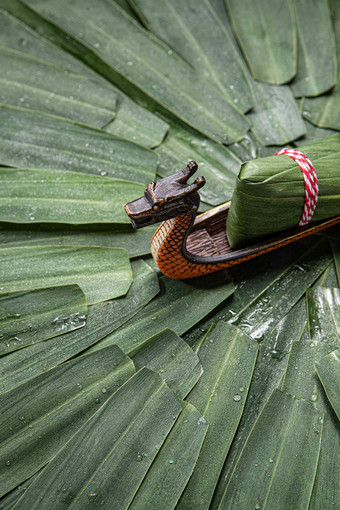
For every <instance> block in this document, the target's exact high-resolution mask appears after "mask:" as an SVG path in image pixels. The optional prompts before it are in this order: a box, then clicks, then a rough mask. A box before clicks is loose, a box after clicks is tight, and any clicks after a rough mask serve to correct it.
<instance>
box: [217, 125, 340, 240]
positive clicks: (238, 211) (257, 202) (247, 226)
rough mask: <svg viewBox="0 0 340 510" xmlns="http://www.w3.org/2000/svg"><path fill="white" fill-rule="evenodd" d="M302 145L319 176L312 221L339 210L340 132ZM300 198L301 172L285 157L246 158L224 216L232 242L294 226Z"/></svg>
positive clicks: (301, 197) (297, 217) (329, 216)
mask: <svg viewBox="0 0 340 510" xmlns="http://www.w3.org/2000/svg"><path fill="white" fill-rule="evenodd" d="M300 150H301V151H302V152H303V153H304V154H305V155H306V156H308V157H309V158H310V159H311V161H312V163H313V165H314V167H315V170H316V173H317V176H318V181H319V199H318V203H317V206H316V209H315V213H314V215H313V217H312V220H311V221H312V222H316V221H320V220H323V219H326V218H331V217H333V216H337V215H338V214H340V174H339V163H340V134H335V135H333V136H330V137H327V138H325V139H323V140H321V141H319V142H316V143H313V144H310V145H306V146H304V147H301V148H300ZM304 197H305V187H304V181H303V174H302V172H301V170H300V168H299V166H298V164H297V163H296V162H295V161H294V160H293V159H292V158H290V157H289V156H286V155H281V156H275V157H272V156H271V157H268V158H262V159H257V160H254V161H247V162H246V163H244V164H243V165H242V167H241V170H240V173H239V176H238V178H237V182H236V187H235V191H234V194H233V197H232V205H231V207H230V212H229V214H228V219H227V236H228V240H229V243H230V245H231V247H232V248H237V247H239V246H242V245H246V244H247V243H248V242H251V241H252V239H256V238H258V237H261V236H265V235H267V234H271V233H274V232H279V231H283V230H286V229H289V228H293V227H296V226H297V224H298V223H299V221H300V219H301V216H302V211H303V207H304Z"/></svg>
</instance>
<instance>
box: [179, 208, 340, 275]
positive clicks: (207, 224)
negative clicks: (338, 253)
mask: <svg viewBox="0 0 340 510" xmlns="http://www.w3.org/2000/svg"><path fill="white" fill-rule="evenodd" d="M230 204H231V202H226V203H225V204H222V205H220V206H218V207H215V208H213V209H210V210H209V211H207V212H205V213H203V214H201V215H199V216H197V217H196V219H195V222H194V224H193V226H192V228H191V230H190V232H189V234H188V237H187V240H186V244H185V254H186V256H187V258H188V260H191V261H194V262H195V263H196V264H211V263H220V262H225V263H229V266H233V265H236V264H240V263H241V262H244V261H246V260H249V259H251V258H254V257H258V256H260V255H263V254H265V253H268V252H270V251H273V250H277V249H278V248H281V247H283V246H286V245H288V244H290V243H294V242H296V241H299V240H300V239H303V238H305V237H308V236H311V235H314V234H317V233H318V232H321V231H322V230H325V229H328V228H331V227H333V226H335V225H338V224H340V216H336V217H334V218H330V219H327V220H323V221H320V222H317V223H310V224H309V225H306V226H304V227H296V228H294V229H290V230H285V231H283V232H280V233H277V234H275V235H273V236H267V237H266V238H263V239H261V240H259V241H257V242H256V243H252V244H250V245H249V246H246V247H243V248H239V249H232V248H231V247H230V245H229V243H228V239H227V236H226V220H227V216H228V212H229V208H230Z"/></svg>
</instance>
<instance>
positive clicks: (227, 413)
mask: <svg viewBox="0 0 340 510" xmlns="http://www.w3.org/2000/svg"><path fill="white" fill-rule="evenodd" d="M257 349H258V345H257V344H256V342H254V340H252V339H250V338H249V337H247V335H245V334H244V333H242V332H241V331H240V330H239V329H237V328H235V327H233V326H231V325H229V324H225V323H223V322H222V321H221V322H219V323H218V324H217V325H216V327H215V328H214V329H212V331H209V333H208V334H207V336H206V337H205V339H204V341H203V343H202V345H201V346H200V348H199V350H198V355H199V357H200V360H201V362H202V366H203V370H204V372H203V375H202V377H201V378H200V380H199V381H198V383H197V384H196V386H195V387H194V389H193V390H192V391H191V393H190V394H189V395H188V397H187V401H188V402H190V403H191V404H193V405H194V406H195V407H197V409H198V410H199V411H200V412H201V413H202V415H203V416H204V418H205V419H206V421H207V423H208V424H209V429H208V432H207V435H206V438H205V440H204V443H203V446H202V450H201V452H200V455H199V457H198V460H197V463H196V466H195V469H194V472H193V474H192V476H191V478H190V480H189V483H188V485H187V487H186V489H185V491H184V493H183V495H182V497H181V500H180V502H179V505H178V509H179V510H182V509H188V508H199V509H200V510H204V509H207V508H209V505H210V501H211V498H212V496H213V493H214V489H215V486H216V483H217V481H218V477H219V474H220V471H221V469H222V466H223V464H224V461H225V458H226V456H227V453H228V450H229V448H230V445H231V442H232V440H233V437H234V435H235V432H236V429H237V426H238V423H239V421H240V418H241V415H242V412H243V408H244V404H245V401H246V398H247V393H248V388H249V384H250V381H251V377H252V373H253V369H254V364H255V360H256V355H257ZM226 425H227V426H226Z"/></svg>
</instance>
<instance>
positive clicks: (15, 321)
mask: <svg viewBox="0 0 340 510" xmlns="http://www.w3.org/2000/svg"><path fill="white" fill-rule="evenodd" d="M86 313H87V305H86V300H85V296H84V294H83V292H82V291H81V290H80V288H79V287H78V286H77V285H67V286H63V287H50V288H47V289H37V290H33V291H31V292H29V291H21V292H10V293H8V294H0V328H1V334H0V354H6V353H7V352H11V351H16V350H17V349H21V348H22V347H26V346H27V345H31V344H34V343H37V342H41V341H42V340H47V339H48V338H53V337H55V336H59V335H62V334H64V333H68V332H69V331H72V330H74V329H79V328H81V327H83V326H84V325H85V323H86Z"/></svg>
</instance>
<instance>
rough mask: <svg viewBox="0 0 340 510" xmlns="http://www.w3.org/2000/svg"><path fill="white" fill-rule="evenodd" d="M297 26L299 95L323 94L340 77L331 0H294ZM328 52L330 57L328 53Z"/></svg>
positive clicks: (295, 85)
mask: <svg viewBox="0 0 340 510" xmlns="http://www.w3.org/2000/svg"><path fill="white" fill-rule="evenodd" d="M293 7H294V10H295V20H296V26H297V47H298V56H297V63H298V65H297V74H296V76H295V78H294V80H293V82H292V84H291V87H292V91H293V93H294V95H295V96H296V97H302V96H319V95H320V94H323V93H324V92H327V90H329V89H331V88H332V87H333V86H334V85H335V84H336V81H337V76H336V70H337V69H336V68H337V62H336V51H335V40H334V33H333V27H332V21H331V15H330V9H329V5H328V0H312V1H311V0H294V2H293ZM326 55H327V57H326Z"/></svg>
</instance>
